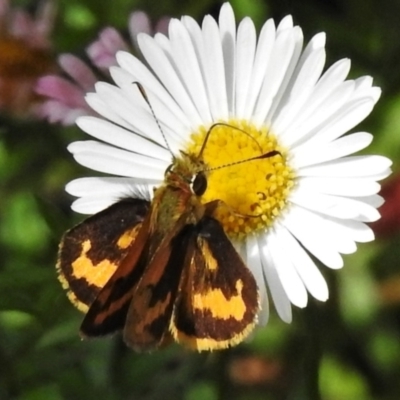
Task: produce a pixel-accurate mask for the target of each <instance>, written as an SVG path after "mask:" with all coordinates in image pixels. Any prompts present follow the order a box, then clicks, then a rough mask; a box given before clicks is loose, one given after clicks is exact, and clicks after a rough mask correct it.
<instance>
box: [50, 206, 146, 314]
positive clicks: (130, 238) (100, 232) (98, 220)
mask: <svg viewBox="0 0 400 400" xmlns="http://www.w3.org/2000/svg"><path fill="white" fill-rule="evenodd" d="M148 209H149V202H148V201H146V200H142V199H125V200H122V201H120V202H118V203H115V204H113V205H112V206H110V207H109V208H107V209H106V210H104V211H101V212H99V213H98V214H95V215H94V216H92V217H89V218H87V219H86V220H84V221H83V222H82V223H80V224H79V225H77V226H76V227H74V228H72V229H71V230H69V231H68V232H67V233H66V234H65V235H64V237H63V239H62V241H61V244H60V249H59V254H58V263H57V270H58V273H59V279H60V281H61V283H62V285H63V287H64V288H65V289H67V290H68V296H69V298H70V299H71V301H72V302H73V303H74V304H75V305H76V306H77V307H78V308H79V309H80V310H81V311H84V312H85V311H87V309H88V307H89V306H90V305H91V304H92V303H93V301H94V300H95V298H96V296H97V295H98V293H99V292H100V290H101V289H102V287H104V286H105V284H106V283H107V282H108V280H109V279H110V277H111V276H112V275H113V273H114V272H115V271H116V269H117V268H118V266H119V264H120V263H121V261H122V260H123V259H124V257H125V256H126V254H127V252H128V249H129V247H130V245H131V244H132V243H133V242H134V240H135V239H136V236H137V233H138V231H139V229H140V226H141V224H142V221H143V219H144V217H145V215H146V213H147V211H148Z"/></svg>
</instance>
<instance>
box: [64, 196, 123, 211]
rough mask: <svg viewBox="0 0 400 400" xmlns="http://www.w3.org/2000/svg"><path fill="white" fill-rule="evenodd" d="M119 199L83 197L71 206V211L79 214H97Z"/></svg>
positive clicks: (111, 197) (112, 197)
mask: <svg viewBox="0 0 400 400" xmlns="http://www.w3.org/2000/svg"><path fill="white" fill-rule="evenodd" d="M118 200H119V199H118V197H114V196H108V197H83V198H80V199H77V200H75V201H74V202H73V203H72V204H71V209H72V210H73V211H75V212H77V213H79V214H96V213H98V212H100V211H103V210H105V209H106V208H107V207H110V206H111V205H113V204H114V203H115V202H116V201H118Z"/></svg>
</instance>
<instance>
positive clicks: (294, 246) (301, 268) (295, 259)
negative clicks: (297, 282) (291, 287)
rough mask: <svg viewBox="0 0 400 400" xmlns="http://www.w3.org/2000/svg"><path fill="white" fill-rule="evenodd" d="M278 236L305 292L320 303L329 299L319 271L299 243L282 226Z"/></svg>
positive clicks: (326, 286) (326, 287) (324, 282)
mask: <svg viewBox="0 0 400 400" xmlns="http://www.w3.org/2000/svg"><path fill="white" fill-rule="evenodd" d="M277 229H279V236H280V239H281V240H282V242H283V243H285V245H286V246H287V250H286V252H287V254H288V255H290V258H291V260H292V263H293V265H294V267H295V268H296V271H297V273H298V274H299V276H300V278H301V280H302V281H303V282H304V284H305V286H306V288H307V290H308V291H309V292H310V293H311V295H312V296H314V297H315V298H316V299H318V300H320V301H326V300H327V299H328V297H329V292H328V285H327V284H326V281H325V279H324V277H323V276H322V274H321V272H320V270H319V269H318V268H317V266H316V265H315V263H314V261H313V260H312V259H311V257H310V256H309V255H308V254H307V252H306V251H305V250H304V249H303V248H302V247H301V246H300V244H299V242H298V241H297V240H296V239H295V238H294V237H293V236H292V235H291V234H290V232H289V231H288V230H287V229H286V228H284V227H283V226H279V228H277Z"/></svg>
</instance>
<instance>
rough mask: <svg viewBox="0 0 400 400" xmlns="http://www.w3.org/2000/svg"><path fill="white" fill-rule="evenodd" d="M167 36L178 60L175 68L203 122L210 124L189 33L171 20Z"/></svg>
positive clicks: (199, 71)
mask: <svg viewBox="0 0 400 400" xmlns="http://www.w3.org/2000/svg"><path fill="white" fill-rule="evenodd" d="M169 37H170V40H171V47H172V55H173V57H174V59H175V60H179V62H177V64H176V65H177V68H178V69H179V72H180V75H181V76H182V78H183V81H184V83H185V86H186V88H187V90H188V92H189V94H190V97H191V99H192V101H193V103H194V104H195V106H196V109H197V111H198V112H199V114H200V117H201V119H202V121H203V124H211V122H212V120H211V114H210V109H209V105H208V99H207V93H206V90H205V84H204V82H203V77H202V74H201V69H200V65H199V61H198V59H197V56H196V52H195V50H194V47H193V43H192V41H191V39H190V36H189V33H188V31H187V30H186V29H185V28H184V26H183V24H182V23H181V22H180V21H178V20H172V21H171V22H170V25H169Z"/></svg>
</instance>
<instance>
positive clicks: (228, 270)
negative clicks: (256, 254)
mask: <svg viewBox="0 0 400 400" xmlns="http://www.w3.org/2000/svg"><path fill="white" fill-rule="evenodd" d="M186 257H187V260H186V261H185V263H187V265H188V267H187V269H185V271H184V278H183V279H182V280H181V286H180V290H179V295H178V298H177V300H176V302H175V306H174V310H173V315H172V318H171V324H170V331H171V334H172V336H173V338H174V339H175V340H176V341H177V342H179V343H181V344H183V345H185V346H186V347H189V348H191V349H196V350H198V351H202V350H217V349H223V348H227V347H229V346H233V345H235V344H238V343H239V342H241V341H242V340H243V339H244V338H245V337H246V336H247V335H248V334H249V333H250V331H251V330H252V329H253V327H254V325H255V323H256V317H257V313H258V311H259V299H258V289H257V284H256V282H255V279H254V277H253V275H252V273H251V272H250V271H249V269H248V268H247V267H246V265H245V264H244V262H243V260H242V259H241V257H240V256H239V254H238V253H237V252H236V250H235V248H234V247H233V245H232V243H231V242H230V240H229V239H228V237H227V236H226V234H225V232H224V230H223V228H222V227H221V225H220V224H219V223H218V221H216V220H215V219H214V218H211V217H203V218H202V219H201V221H200V222H199V223H198V225H197V226H196V234H194V235H192V236H191V239H190V243H189V244H188V249H187V252H186Z"/></svg>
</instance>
